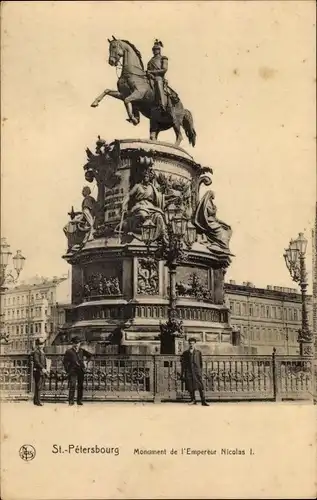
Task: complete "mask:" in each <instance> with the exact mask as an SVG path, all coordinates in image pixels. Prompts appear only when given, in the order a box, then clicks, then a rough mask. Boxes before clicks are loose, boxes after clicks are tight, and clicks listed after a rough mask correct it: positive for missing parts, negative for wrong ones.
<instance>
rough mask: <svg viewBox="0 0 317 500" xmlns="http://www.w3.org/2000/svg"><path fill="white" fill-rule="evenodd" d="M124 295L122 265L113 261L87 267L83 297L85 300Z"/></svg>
mask: <svg viewBox="0 0 317 500" xmlns="http://www.w3.org/2000/svg"><path fill="white" fill-rule="evenodd" d="M121 294H122V263H121V262H117V261H111V262H106V263H102V264H101V263H99V264H98V263H94V264H90V265H89V266H87V267H85V269H84V280H83V295H84V297H85V298H89V297H94V296H105V295H121Z"/></svg>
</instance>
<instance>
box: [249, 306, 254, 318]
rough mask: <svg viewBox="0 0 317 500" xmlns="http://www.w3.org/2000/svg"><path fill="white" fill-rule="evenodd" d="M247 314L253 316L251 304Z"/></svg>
mask: <svg viewBox="0 0 317 500" xmlns="http://www.w3.org/2000/svg"><path fill="white" fill-rule="evenodd" d="M249 314H250V316H253V304H249Z"/></svg>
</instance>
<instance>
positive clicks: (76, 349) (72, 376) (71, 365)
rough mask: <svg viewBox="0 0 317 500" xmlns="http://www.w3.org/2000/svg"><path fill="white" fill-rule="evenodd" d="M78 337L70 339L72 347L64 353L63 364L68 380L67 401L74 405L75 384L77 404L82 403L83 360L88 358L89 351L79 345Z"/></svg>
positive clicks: (89, 356) (89, 355)
mask: <svg viewBox="0 0 317 500" xmlns="http://www.w3.org/2000/svg"><path fill="white" fill-rule="evenodd" d="M80 343H81V341H80V338H79V337H74V338H73V339H72V347H71V348H70V349H68V350H67V351H66V352H65V354H64V360H63V365H64V368H65V371H66V373H67V374H68V381H69V397H68V402H69V404H70V405H74V400H75V390H76V384H77V404H78V405H80V406H82V404H83V401H82V399H83V390H84V376H85V362H84V358H86V359H88V360H89V359H90V358H91V356H92V355H91V354H90V352H88V351H86V350H85V349H82V348H81V347H80Z"/></svg>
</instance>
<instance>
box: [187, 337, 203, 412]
mask: <svg viewBox="0 0 317 500" xmlns="http://www.w3.org/2000/svg"><path fill="white" fill-rule="evenodd" d="M188 343H189V348H188V349H187V350H186V351H184V352H183V354H182V359H181V363H182V379H183V380H184V381H185V384H186V389H187V390H188V392H189V394H190V399H191V402H190V404H192V405H195V404H197V401H196V397H195V392H196V391H197V390H198V391H199V395H200V399H201V404H202V405H203V406H209V405H208V403H207V402H206V398H205V392H204V385H203V379H202V369H203V358H202V354H201V351H199V350H198V349H196V339H195V338H194V337H191V338H189V339H188Z"/></svg>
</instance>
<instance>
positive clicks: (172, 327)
mask: <svg viewBox="0 0 317 500" xmlns="http://www.w3.org/2000/svg"><path fill="white" fill-rule="evenodd" d="M166 219H167V221H166V227H165V232H164V234H163V235H161V236H160V237H159V238H158V239H156V240H155V239H154V238H155V231H156V226H155V225H154V224H153V222H152V221H151V220H147V221H146V222H145V223H144V225H143V227H142V240H143V242H144V243H145V245H146V246H147V247H148V249H150V246H151V245H152V244H153V245H155V250H154V255H155V256H156V258H157V259H159V260H165V265H166V266H167V268H168V272H169V307H168V321H167V322H166V323H165V324H161V325H160V328H161V345H163V342H162V340H163V337H164V338H166V339H167V340H169V341H172V340H174V339H175V337H182V336H183V328H182V321H181V320H180V319H179V318H178V315H177V308H176V301H177V294H176V270H177V266H178V264H179V262H180V261H182V260H185V259H186V253H185V252H184V249H185V247H187V248H188V249H190V248H191V247H192V245H193V243H194V242H195V240H196V228H195V226H194V225H193V223H192V222H191V221H190V220H189V219H188V218H186V217H184V215H183V214H182V210H181V207H179V206H176V205H174V204H171V205H170V206H169V207H168V209H167V211H166Z"/></svg>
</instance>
